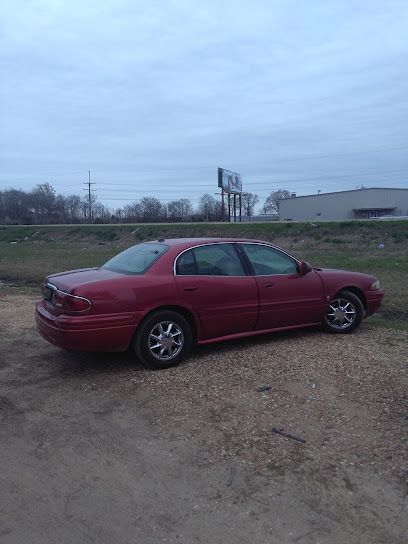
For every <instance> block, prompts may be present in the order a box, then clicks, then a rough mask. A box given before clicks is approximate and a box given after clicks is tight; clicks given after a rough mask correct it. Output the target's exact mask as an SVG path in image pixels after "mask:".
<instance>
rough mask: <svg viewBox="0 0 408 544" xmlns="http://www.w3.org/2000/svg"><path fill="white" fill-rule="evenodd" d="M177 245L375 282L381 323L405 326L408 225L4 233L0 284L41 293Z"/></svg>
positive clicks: (66, 228) (19, 229) (74, 228)
mask: <svg viewBox="0 0 408 544" xmlns="http://www.w3.org/2000/svg"><path fill="white" fill-rule="evenodd" d="M179 237H242V238H255V239H261V240H267V241H272V242H273V243H276V244H277V245H280V246H281V247H283V248H285V249H286V250H287V251H289V252H291V253H293V254H294V255H296V256H298V257H299V258H302V259H303V260H307V261H309V262H310V263H312V264H313V265H314V266H317V267H322V268H341V269H345V270H354V271H356V272H364V273H369V274H373V275H375V276H377V277H378V278H379V279H380V280H381V282H382V284H383V286H384V288H385V291H386V294H385V297H384V301H383V304H382V307H381V314H382V316H383V318H386V319H390V320H398V321H400V322H404V321H406V322H408V289H407V285H408V280H407V278H408V222H407V221H390V222H387V221H383V222H382V221H381V222H380V221H378V222H376V221H345V222H335V223H275V222H270V223H235V224H234V223H182V224H181V223H177V224H170V223H166V224H137V225H134V224H133V225H130V224H124V225H46V226H33V225H30V226H15V227H14V226H2V227H0V280H2V281H3V282H4V283H10V284H12V285H21V286H23V285H38V284H40V283H41V281H42V280H43V278H44V277H45V276H46V275H48V274H51V273H54V272H60V271H63V270H70V269H75V268H86V267H92V266H99V265H101V264H103V263H104V262H105V261H107V260H108V259H109V258H110V257H112V256H113V255H115V254H116V253H118V252H119V251H121V250H122V249H125V248H126V247H129V246H131V245H133V244H135V243H138V242H140V241H144V240H154V239H158V238H179ZM11 242H16V243H11ZM379 244H384V246H385V247H384V248H380V247H379Z"/></svg>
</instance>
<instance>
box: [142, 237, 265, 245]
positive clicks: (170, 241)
mask: <svg viewBox="0 0 408 544" xmlns="http://www.w3.org/2000/svg"><path fill="white" fill-rule="evenodd" d="M151 242H156V243H157V242H160V243H162V244H166V245H168V246H172V247H175V246H183V247H189V246H194V245H197V244H212V243H220V242H258V243H263V244H269V243H270V242H266V241H265V240H251V239H248V238H159V239H158V240H151ZM271 245H273V244H271Z"/></svg>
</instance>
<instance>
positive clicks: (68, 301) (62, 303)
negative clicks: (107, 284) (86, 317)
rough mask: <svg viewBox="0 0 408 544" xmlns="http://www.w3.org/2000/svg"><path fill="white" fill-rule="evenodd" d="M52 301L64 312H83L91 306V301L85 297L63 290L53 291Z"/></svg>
mask: <svg viewBox="0 0 408 544" xmlns="http://www.w3.org/2000/svg"><path fill="white" fill-rule="evenodd" d="M53 303H54V304H55V306H57V307H59V308H60V309H61V310H62V311H64V312H85V311H86V310H89V308H90V307H91V302H90V301H89V300H88V299H87V298H84V297H77V296H75V295H70V294H69V293H64V292H63V291H55V292H54V297H53Z"/></svg>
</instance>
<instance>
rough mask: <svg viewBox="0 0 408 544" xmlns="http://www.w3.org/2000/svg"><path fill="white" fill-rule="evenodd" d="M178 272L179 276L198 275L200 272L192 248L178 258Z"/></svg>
mask: <svg viewBox="0 0 408 544" xmlns="http://www.w3.org/2000/svg"><path fill="white" fill-rule="evenodd" d="M176 273H177V274H178V275H179V276H196V275H197V274H198V271H197V263H196V261H195V258H194V253H193V250H192V249H190V250H189V251H185V252H184V253H183V254H182V255H180V257H179V258H178V259H177V265H176Z"/></svg>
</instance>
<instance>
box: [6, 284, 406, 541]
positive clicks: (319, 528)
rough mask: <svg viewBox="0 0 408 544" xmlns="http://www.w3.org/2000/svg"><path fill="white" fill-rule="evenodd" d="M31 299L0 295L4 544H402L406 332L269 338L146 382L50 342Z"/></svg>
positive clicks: (129, 363) (212, 350) (211, 353)
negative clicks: (39, 327)
mask: <svg viewBox="0 0 408 544" xmlns="http://www.w3.org/2000/svg"><path fill="white" fill-rule="evenodd" d="M34 301H35V298H33V297H32V296H28V295H10V294H8V295H6V296H4V297H2V298H0V386H1V390H0V441H1V442H0V542H1V543H2V544H21V543H24V544H25V543H27V544H28V543H29V544H51V543H52V544H54V543H56V542H57V543H58V544H79V543H81V544H82V543H90V542H92V543H93V542H97V543H98V544H113V543H114V544H133V543H143V544H153V543H154V544H156V543H159V542H165V543H178V544H184V543H185V544H193V543H211V544H218V543H220V544H221V543H222V544H239V543H245V544H246V543H249V542H254V543H257V544H258V543H260V544H263V543H272V544H275V543H276V544H278V543H279V544H285V543H301V544H336V543H341V544H345V543H350V544H351V543H353V544H354V543H364V544H380V543H382V544H394V543H395V544H396V543H402V542H406V540H405V537H406V534H407V532H408V501H407V493H408V487H407V475H408V463H407V461H408V451H407V450H408V449H407V443H408V442H407V438H408V402H407V401H408V396H407V385H408V378H407V367H408V355H407V352H408V350H407V346H408V332H406V331H396V330H388V329H385V328H378V327H374V326H373V325H370V323H369V321H368V322H366V323H364V324H363V325H362V327H361V328H360V329H359V330H358V331H357V332H356V333H354V334H352V335H350V336H333V335H327V334H324V333H322V332H320V331H317V330H308V331H297V332H291V333H286V334H279V335H271V336H268V337H263V338H257V339H251V340H246V341H241V342H233V343H224V344H221V345H214V346H212V347H205V348H198V349H196V350H195V351H194V353H193V354H192V356H191V357H190V358H189V359H188V360H187V361H186V362H185V363H184V364H183V365H181V366H180V367H178V368H176V369H172V370H170V371H165V372H151V371H147V370H144V369H143V368H142V367H141V366H140V365H138V364H136V363H135V362H134V360H133V358H132V356H131V355H130V354H91V355H90V354H74V353H68V352H64V351H63V350H60V349H58V348H56V347H53V346H51V345H49V344H47V343H46V342H45V341H44V340H43V339H41V338H40V337H39V336H38V335H37V333H36V330H35V325H34V319H33V309H34ZM263 385H269V386H271V389H270V390H268V391H265V392H257V391H256V388H257V387H259V386H263ZM272 427H278V428H282V427H283V428H284V430H285V431H286V432H288V433H292V434H294V435H296V436H300V437H302V438H303V439H305V440H306V443H301V442H298V441H295V440H292V439H290V438H285V437H284V436H281V435H278V434H275V433H273V432H272Z"/></svg>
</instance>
